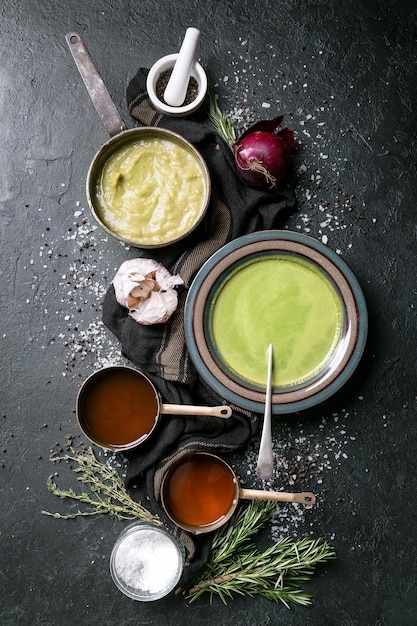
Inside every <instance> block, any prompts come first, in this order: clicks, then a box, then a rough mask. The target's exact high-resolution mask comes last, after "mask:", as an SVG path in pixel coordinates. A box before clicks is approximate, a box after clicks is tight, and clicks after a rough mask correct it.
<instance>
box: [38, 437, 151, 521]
mask: <svg viewBox="0 0 417 626" xmlns="http://www.w3.org/2000/svg"><path fill="white" fill-rule="evenodd" d="M68 441H69V443H68V444H67V448H68V450H69V452H68V453H65V454H63V455H62V456H54V457H51V460H52V461H53V462H55V463H57V462H59V461H69V462H76V463H77V464H78V467H76V468H75V469H74V472H77V473H79V474H80V476H79V477H78V480H79V481H80V482H81V483H83V484H85V485H88V487H89V492H88V491H82V492H81V493H77V492H76V491H75V490H74V489H71V488H70V489H61V488H60V487H58V485H57V484H56V482H55V481H54V476H53V475H51V476H49V478H48V480H47V483H46V484H47V487H48V489H49V491H50V492H51V493H52V494H54V495H55V496H58V497H59V498H70V499H72V500H76V501H78V502H82V503H83V504H87V505H89V506H90V507H91V508H89V509H87V510H86V511H80V510H78V511H77V512H76V513H72V514H67V515H63V514H61V513H50V512H49V511H42V513H43V514H44V515H51V516H52V517H55V518H60V519H72V518H75V517H78V516H87V515H101V514H102V513H108V514H109V515H111V516H112V517H115V518H116V519H140V520H143V521H147V522H153V523H156V524H162V522H161V521H160V519H159V518H158V517H156V516H155V515H152V514H151V513H150V512H149V511H148V510H147V509H146V508H145V507H143V506H142V504H140V503H139V502H135V501H134V500H133V499H132V498H131V497H130V495H129V494H128V492H127V491H126V488H125V486H124V484H123V480H122V478H121V477H120V476H119V474H118V473H117V472H116V471H115V470H113V469H111V468H110V467H108V466H107V465H105V464H103V463H101V462H100V461H98V460H97V459H96V457H95V455H94V452H93V450H92V449H91V448H87V449H85V450H76V449H75V448H74V447H73V446H72V444H71V439H70V438H68Z"/></svg>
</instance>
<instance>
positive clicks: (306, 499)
mask: <svg viewBox="0 0 417 626" xmlns="http://www.w3.org/2000/svg"><path fill="white" fill-rule="evenodd" d="M239 498H241V499H242V500H270V501H271V500H274V501H275V502H299V503H300V504H306V505H311V504H315V502H316V496H315V495H314V493H310V492H309V491H306V492H303V493H285V492H283V491H261V490H257V489H240V490H239Z"/></svg>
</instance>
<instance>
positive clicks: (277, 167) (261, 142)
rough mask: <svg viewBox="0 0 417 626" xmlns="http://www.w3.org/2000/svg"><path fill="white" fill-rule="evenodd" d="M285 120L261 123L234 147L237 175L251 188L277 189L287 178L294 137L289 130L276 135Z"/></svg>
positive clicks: (253, 127)
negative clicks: (278, 184)
mask: <svg viewBox="0 0 417 626" xmlns="http://www.w3.org/2000/svg"><path fill="white" fill-rule="evenodd" d="M282 120H283V116H282V115H281V116H279V117H277V118H275V119H273V120H265V121H260V122H257V123H256V124H254V125H253V126H251V127H250V128H249V129H248V130H247V131H246V132H244V133H243V134H242V135H241V136H240V137H239V139H237V140H236V141H235V142H233V144H232V145H231V149H232V152H233V154H234V157H235V164H236V171H237V173H238V175H239V177H240V178H241V179H242V180H243V181H244V182H246V183H248V184H249V185H252V186H254V187H261V188H264V189H274V188H275V187H276V186H277V183H278V182H280V181H282V180H283V179H284V178H285V176H286V175H287V173H288V170H289V168H290V165H291V151H292V148H293V146H294V133H293V132H292V131H291V130H289V129H288V128H283V129H282V130H281V131H279V132H278V133H275V132H274V131H275V130H276V128H277V127H278V126H280V124H281V123H282Z"/></svg>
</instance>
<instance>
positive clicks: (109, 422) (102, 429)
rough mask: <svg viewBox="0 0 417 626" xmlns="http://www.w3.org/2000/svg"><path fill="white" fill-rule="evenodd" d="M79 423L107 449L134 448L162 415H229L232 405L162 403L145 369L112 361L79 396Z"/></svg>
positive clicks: (95, 374)
mask: <svg viewBox="0 0 417 626" xmlns="http://www.w3.org/2000/svg"><path fill="white" fill-rule="evenodd" d="M76 414H77V420H78V424H79V426H80V428H81V430H82V431H83V433H84V434H85V436H86V437H88V439H89V440H90V441H91V442H92V443H94V444H96V445H98V446H100V447H102V448H104V449H105V450H112V451H115V452H117V451H124V450H130V449H132V448H135V447H136V446H138V445H140V444H141V443H143V442H144V441H146V440H147V439H148V438H149V436H150V435H151V434H152V433H153V431H154V430H155V429H156V427H157V424H158V421H159V418H160V415H161V414H167V415H184V416H187V415H202V416H214V417H219V418H223V419H227V418H229V417H230V416H231V415H232V410H231V408H230V407H229V406H225V405H222V406H217V407H205V406H191V405H176V404H163V403H162V402H161V400H160V397H159V394H158V392H157V390H156V388H155V386H154V385H153V383H152V382H151V381H150V380H149V378H148V377H147V376H145V374H143V372H141V371H139V370H137V369H135V368H133V367H129V366H124V365H110V366H107V367H103V368H102V369H100V370H97V371H96V372H94V373H93V374H91V375H90V376H89V377H88V378H87V379H86V380H85V381H84V382H83V384H82V385H81V387H80V390H79V392H78V396H77V405H76Z"/></svg>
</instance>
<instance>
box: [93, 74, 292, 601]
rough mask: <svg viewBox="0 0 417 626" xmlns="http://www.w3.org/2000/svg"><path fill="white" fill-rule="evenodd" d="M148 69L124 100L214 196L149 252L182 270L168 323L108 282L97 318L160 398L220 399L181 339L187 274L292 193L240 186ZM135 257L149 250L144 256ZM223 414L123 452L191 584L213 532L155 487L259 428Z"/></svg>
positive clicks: (137, 489) (130, 475)
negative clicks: (174, 143) (175, 146)
mask: <svg viewBox="0 0 417 626" xmlns="http://www.w3.org/2000/svg"><path fill="white" fill-rule="evenodd" d="M146 75H147V70H145V69H143V68H141V69H139V71H138V72H137V74H136V75H135V76H134V77H133V78H132V80H131V81H130V83H129V85H128V87H127V91H126V98H127V104H128V107H129V111H130V113H131V115H132V117H133V118H135V119H136V120H138V121H139V122H140V123H141V124H142V125H145V126H151V125H154V126H161V127H163V128H167V129H170V130H172V131H174V132H176V133H178V134H180V135H182V136H183V137H185V138H186V139H188V140H189V141H190V142H191V143H192V144H194V145H195V146H196V148H197V149H198V150H199V151H200V153H201V154H202V156H203V157H204V159H205V161H206V163H207V166H208V168H209V171H210V175H211V181H212V197H211V202H210V206H209V209H208V211H207V214H206V216H205V218H204V220H203V221H202V223H201V224H200V226H199V227H198V228H197V229H196V231H194V233H192V234H191V235H190V236H188V237H187V238H186V239H184V240H183V241H181V242H180V243H177V244H175V245H173V246H168V247H167V248H161V249H158V250H155V251H154V250H152V255H151V256H152V258H154V259H156V260H158V261H159V262H161V263H163V265H164V266H165V267H166V268H167V269H169V270H170V272H171V273H172V274H180V275H181V277H182V279H183V280H184V287H181V288H180V289H179V306H178V309H177V311H176V312H175V313H174V314H173V316H172V317H171V318H170V320H169V321H168V322H167V323H166V324H157V325H154V326H143V325H140V324H138V323H137V322H135V321H134V320H133V319H132V318H131V317H130V316H129V315H128V311H127V310H126V309H124V308H123V307H122V306H120V305H119V304H118V302H117V300H116V298H115V293H114V289H113V286H111V287H110V288H109V289H108V291H107V294H106V296H105V299H104V304H103V322H104V324H105V325H106V326H107V328H108V329H109V330H110V331H111V332H112V333H113V334H114V335H115V336H116V337H117V338H118V339H119V340H120V343H121V351H122V353H123V355H124V356H125V357H126V358H128V359H129V360H130V361H131V362H132V363H134V364H135V365H137V366H138V367H139V368H140V369H141V370H142V371H143V372H144V373H146V374H147V375H148V377H149V378H150V379H151V380H152V382H153V383H154V384H155V386H156V388H157V389H158V391H159V393H160V395H161V398H162V401H163V402H166V403H168V402H169V403H174V404H193V405H195V404H201V405H206V406H211V405H220V404H223V403H224V400H223V398H219V397H218V396H217V395H216V394H215V393H214V392H213V391H212V390H211V389H210V388H209V387H208V386H207V385H206V384H205V383H204V381H202V380H201V379H200V377H199V375H198V372H197V371H196V369H195V367H194V365H193V363H192V361H191V359H190V356H189V354H188V351H187V346H186V343H185V337H184V329H183V328H184V327H183V324H184V318H183V313H184V303H185V299H186V296H187V291H188V288H189V287H190V285H191V283H192V281H193V278H194V277H195V275H196V273H197V271H198V270H199V269H200V267H201V266H202V265H203V263H204V262H205V261H206V260H207V259H208V258H209V257H210V256H211V255H212V254H213V253H214V252H216V251H217V250H218V249H219V248H221V247H222V246H223V245H225V244H226V243H227V242H229V241H231V240H233V239H235V238H237V237H240V236H242V235H244V234H247V233H251V232H254V231H258V230H268V229H273V228H280V227H282V224H283V220H284V219H285V217H286V216H288V215H289V213H290V212H292V211H293V210H295V197H294V193H293V191H292V190H291V189H290V188H289V187H288V186H283V187H282V188H280V189H278V190H276V191H274V192H272V191H263V190H259V189H254V188H252V187H249V186H246V185H245V184H244V183H242V182H241V181H240V179H239V178H238V177H237V175H236V173H235V170H234V163H233V157H232V153H231V150H230V149H229V147H228V146H226V145H225V144H224V142H223V141H222V140H221V139H220V138H219V137H218V136H217V134H216V133H215V131H214V130H213V128H212V127H211V125H210V124H209V123H208V122H207V119H206V118H204V117H203V119H201V117H202V116H204V111H203V112H201V111H200V113H198V114H196V115H195V116H194V117H191V118H186V119H179V118H169V117H166V116H163V115H161V114H159V113H158V112H156V111H155V110H154V109H153V107H152V105H151V103H150V101H149V99H148V95H147V92H146ZM143 252H144V251H141V254H140V255H141V256H150V255H147V254H143ZM232 408H233V416H232V417H231V418H229V419H221V418H216V417H198V416H192V417H187V418H185V417H178V416H163V417H162V418H161V419H160V421H159V423H158V426H157V428H156V430H155V431H154V433H153V434H152V435H151V437H150V438H149V440H147V441H146V442H145V444H142V445H141V446H140V447H139V448H137V449H136V450H132V451H130V452H129V453H126V457H127V459H128V468H127V475H126V484H127V487H128V488H129V489H130V490H131V492H132V494H133V496H134V497H135V498H137V499H140V500H141V501H142V502H143V503H144V504H145V505H146V506H147V508H149V510H151V511H152V512H153V513H156V514H157V515H159V517H160V518H161V519H162V520H163V521H164V523H165V524H166V525H167V526H168V527H170V528H171V530H173V531H174V532H175V533H176V534H178V535H179V536H180V538H181V540H182V541H183V543H184V545H185V547H186V551H187V560H186V567H185V569H184V574H183V576H182V578H181V580H180V587H181V588H182V589H187V588H189V586H190V584H191V583H192V581H193V579H194V578H195V577H196V576H197V575H198V573H199V572H200V570H201V569H202V568H203V567H204V565H205V564H206V562H207V559H208V557H209V553H210V547H211V535H210V534H208V535H199V536H191V535H189V534H188V533H186V532H184V531H181V530H180V529H178V528H175V527H174V526H173V524H172V522H171V521H170V520H169V518H168V517H167V516H166V515H165V512H164V510H163V508H162V506H161V500H160V488H161V483H162V480H163V477H164V475H165V473H166V471H167V469H168V468H169V467H170V466H171V465H172V463H174V462H175V461H176V460H178V459H179V458H181V457H182V456H184V455H186V454H188V453H189V452H192V451H209V452H212V453H214V454H219V455H223V454H227V453H228V452H229V453H230V452H232V451H234V450H236V449H238V448H242V447H243V446H245V445H246V444H247V443H248V441H249V440H250V439H251V438H252V437H253V436H254V435H255V434H256V432H257V428H258V425H257V416H256V415H252V414H250V413H249V412H247V411H245V410H242V409H240V408H239V407H235V406H233V407H232Z"/></svg>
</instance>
